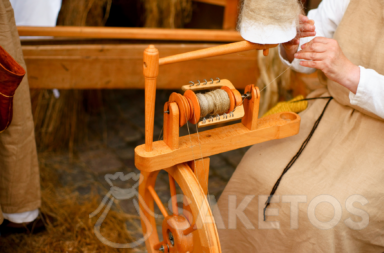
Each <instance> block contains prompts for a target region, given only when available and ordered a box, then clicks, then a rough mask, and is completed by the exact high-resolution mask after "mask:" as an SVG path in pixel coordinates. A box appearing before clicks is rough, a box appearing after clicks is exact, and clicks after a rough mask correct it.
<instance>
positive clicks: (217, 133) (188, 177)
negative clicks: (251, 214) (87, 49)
mask: <svg viewBox="0 0 384 253" xmlns="http://www.w3.org/2000/svg"><path fill="white" fill-rule="evenodd" d="M275 46H277V45H258V44H253V43H250V42H247V41H243V42H238V43H233V44H229V45H224V46H219V47H213V48H210V49H205V50H200V51H196V52H190V53H186V54H181V55H176V56H171V57H167V58H161V59H159V53H158V51H157V49H156V48H155V47H154V46H150V47H148V49H147V50H146V51H145V52H144V64H143V70H144V76H145V134H146V138H145V144H144V145H141V146H138V147H136V149H135V165H136V167H137V168H138V169H139V170H140V171H141V173H142V182H141V184H140V186H139V195H140V197H139V199H141V201H139V202H140V216H141V219H142V229H143V233H144V234H145V235H147V236H148V239H147V240H146V246H147V250H148V252H150V253H152V252H180V253H187V252H189V253H192V252H195V253H200V252H206V253H219V252H221V248H220V242H219V238H218V234H217V230H216V226H215V222H214V218H213V216H212V212H211V210H210V208H209V204H208V200H207V197H206V194H207V188H208V175H209V158H208V157H209V156H211V155H215V154H219V153H223V152H227V151H230V150H234V149H237V148H241V147H246V146H250V145H253V144H256V143H261V142H265V141H269V140H275V139H281V138H286V137H289V136H292V135H295V134H297V133H298V132H299V128H300V116H299V115H297V114H295V113H288V112H287V113H279V114H275V115H271V116H269V117H265V118H262V119H258V111H259V102H260V92H259V90H258V88H256V87H255V86H254V85H248V86H247V87H246V89H245V92H244V94H243V95H241V93H240V92H238V91H237V90H235V89H234V87H233V85H232V84H231V83H230V82H229V81H228V80H224V79H223V80H220V79H218V80H217V81H214V80H212V82H210V83H209V82H204V83H200V84H199V85H184V86H183V87H182V88H183V90H184V91H185V93H184V95H181V94H177V93H174V94H172V95H171V97H170V99H169V101H168V102H167V103H166V104H165V105H164V112H165V113H164V129H163V131H164V140H162V141H157V142H154V143H153V127H154V105H155V94H156V78H157V75H158V72H159V65H164V64H170V63H175V62H180V61H187V60H194V59H201V58H206V57H213V56H217V55H223V54H229V53H235V52H241V51H247V50H255V49H256V50H264V51H265V52H267V51H268V49H269V48H271V47H275ZM218 88H219V89H223V90H224V91H226V93H227V94H228V97H229V101H230V105H229V108H230V109H229V111H228V113H232V115H231V116H233V117H229V118H228V117H227V115H219V116H216V117H213V119H210V120H209V121H208V120H206V122H202V121H201V119H200V107H199V102H198V99H197V98H196V95H195V94H194V92H195V91H200V90H204V89H208V90H209V89H218ZM232 110H234V111H232ZM236 119H237V120H240V119H241V123H238V124H234V125H229V126H224V127H220V128H216V129H212V130H208V131H204V132H200V133H197V134H193V135H189V136H184V137H180V136H179V128H180V126H183V125H184V124H186V123H187V122H191V123H192V124H197V125H198V126H199V127H202V126H207V125H209V126H212V125H216V124H218V123H225V122H228V121H231V120H236ZM160 170H165V171H166V172H167V173H168V175H169V186H170V197H171V201H170V205H171V207H172V208H170V209H171V210H172V214H169V213H168V211H167V209H166V208H165V206H164V204H163V203H162V202H161V200H160V197H159V196H158V194H157V193H156V191H155V183H156V178H157V175H158V174H159V171H160ZM176 185H178V186H179V188H180V190H181V192H182V196H183V201H182V202H183V203H182V208H181V207H179V205H178V203H177V194H176V192H177V190H176ZM155 203H156V205H157V206H158V207H159V210H160V212H161V213H162V216H163V222H162V226H161V235H162V237H163V240H162V241H160V240H159V236H158V232H160V231H157V224H156V219H155V217H157V216H158V214H155V213H154V211H155V208H154V207H155ZM148 221H149V222H148ZM149 224H150V225H149Z"/></svg>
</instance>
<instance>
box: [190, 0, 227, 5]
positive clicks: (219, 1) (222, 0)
mask: <svg viewBox="0 0 384 253" xmlns="http://www.w3.org/2000/svg"><path fill="white" fill-rule="evenodd" d="M193 1H195V2H201V3H206V4H213V5H219V6H225V5H226V3H227V0H193Z"/></svg>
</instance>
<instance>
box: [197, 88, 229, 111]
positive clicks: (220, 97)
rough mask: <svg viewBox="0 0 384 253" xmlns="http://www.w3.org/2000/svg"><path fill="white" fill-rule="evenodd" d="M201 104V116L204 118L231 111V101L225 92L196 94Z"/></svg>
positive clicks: (219, 90) (220, 90)
mask: <svg viewBox="0 0 384 253" xmlns="http://www.w3.org/2000/svg"><path fill="white" fill-rule="evenodd" d="M196 96H197V99H198V100H199V104H200V116H201V117H202V118H204V117H205V116H207V115H209V114H213V115H221V114H223V113H226V112H227V111H228V110H229V107H230V105H231V101H230V100H229V96H228V94H227V92H226V91H225V90H222V89H217V90H214V91H210V92H207V93H205V94H202V93H198V94H196Z"/></svg>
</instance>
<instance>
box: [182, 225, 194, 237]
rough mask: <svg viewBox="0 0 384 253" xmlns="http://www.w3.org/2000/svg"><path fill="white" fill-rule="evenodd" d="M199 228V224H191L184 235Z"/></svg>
mask: <svg viewBox="0 0 384 253" xmlns="http://www.w3.org/2000/svg"><path fill="white" fill-rule="evenodd" d="M195 230H197V226H196V224H194V225H191V226H190V227H189V228H187V229H186V230H184V231H183V234H184V235H189V234H190V233H192V232H193V231H195Z"/></svg>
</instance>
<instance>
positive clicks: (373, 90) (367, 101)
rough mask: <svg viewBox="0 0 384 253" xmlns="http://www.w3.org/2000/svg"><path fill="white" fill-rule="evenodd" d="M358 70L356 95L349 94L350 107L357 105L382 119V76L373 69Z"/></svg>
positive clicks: (383, 84)
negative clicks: (358, 77) (358, 78)
mask: <svg viewBox="0 0 384 253" xmlns="http://www.w3.org/2000/svg"><path fill="white" fill-rule="evenodd" d="M359 68H360V80H359V84H358V86H357V91H356V94H354V93H353V92H350V93H349V100H350V102H351V104H352V105H357V106H359V107H361V108H363V109H365V110H367V111H369V112H371V113H373V114H375V115H377V116H379V117H380V118H383V119H384V99H383V97H384V76H383V75H380V74H379V73H377V72H376V71H374V70H373V69H366V68H364V67H361V66H360V67H359Z"/></svg>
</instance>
